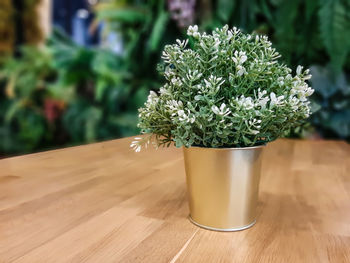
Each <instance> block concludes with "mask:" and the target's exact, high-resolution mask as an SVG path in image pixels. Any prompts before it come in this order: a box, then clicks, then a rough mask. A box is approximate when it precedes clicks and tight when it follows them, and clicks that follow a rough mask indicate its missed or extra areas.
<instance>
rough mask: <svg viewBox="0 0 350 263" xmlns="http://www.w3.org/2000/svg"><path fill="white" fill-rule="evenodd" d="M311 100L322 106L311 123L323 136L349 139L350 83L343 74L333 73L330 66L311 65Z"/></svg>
mask: <svg viewBox="0 0 350 263" xmlns="http://www.w3.org/2000/svg"><path fill="white" fill-rule="evenodd" d="M310 70H311V73H312V75H313V78H312V80H311V82H312V86H313V87H314V88H315V90H316V94H315V96H313V100H314V101H315V102H316V103H317V104H318V105H319V106H320V107H321V108H322V110H319V111H317V112H316V113H315V114H314V115H313V116H312V123H313V125H314V126H315V127H316V129H317V130H318V131H319V132H320V133H321V135H322V136H323V137H330V138H337V137H338V138H341V139H345V140H348V141H350V85H349V83H348V82H347V79H346V77H345V74H344V73H342V74H338V75H335V74H334V72H333V71H332V69H331V68H330V67H321V66H313V67H311V69H310Z"/></svg>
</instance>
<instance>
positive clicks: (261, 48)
mask: <svg viewBox="0 0 350 263" xmlns="http://www.w3.org/2000/svg"><path fill="white" fill-rule="evenodd" d="M187 34H188V36H189V37H190V38H192V42H191V45H192V49H189V48H188V47H187V45H188V41H187V40H186V41H181V40H177V41H176V42H177V43H176V44H174V45H167V46H166V47H165V49H164V51H163V54H162V58H163V61H164V63H165V65H166V67H165V70H164V77H165V79H166V84H164V85H163V86H162V87H161V88H160V90H159V95H157V94H156V93H155V92H151V93H150V95H149V97H148V100H147V102H146V103H145V107H143V108H142V109H140V115H139V116H140V122H139V127H140V128H141V129H142V132H143V133H151V134H155V135H156V138H157V141H158V143H159V144H164V145H168V144H169V143H170V142H174V143H175V144H176V146H182V145H184V146H187V147H188V146H191V145H200V146H205V147H235V146H238V147H245V146H253V145H258V144H264V143H266V142H269V141H272V140H274V139H276V138H278V137H280V136H283V135H284V134H285V133H286V132H287V131H288V130H289V129H290V128H292V127H295V126H296V125H298V124H299V123H300V121H301V120H303V119H305V118H307V117H308V116H309V115H310V105H309V104H310V102H309V100H308V98H309V97H310V96H311V94H312V93H313V89H312V88H311V87H309V85H308V83H307V80H309V79H310V78H311V75H310V74H309V71H308V70H303V67H301V66H299V67H298V68H297V69H296V73H295V75H294V76H293V75H292V70H291V69H290V68H288V67H287V66H286V65H285V64H282V63H280V62H279V61H278V58H279V57H280V55H279V53H278V52H276V50H275V49H274V48H273V47H272V44H271V42H270V41H269V40H268V38H267V37H266V36H260V35H250V34H243V33H242V32H241V31H240V30H239V29H237V28H232V29H229V28H228V26H224V27H223V28H220V29H216V30H214V31H213V32H212V34H207V33H200V32H199V31H198V26H196V25H194V26H190V27H189V28H188V30H187ZM161 138H162V139H161ZM136 145H137V144H134V148H135V149H136V150H138V149H139V148H137V147H136Z"/></svg>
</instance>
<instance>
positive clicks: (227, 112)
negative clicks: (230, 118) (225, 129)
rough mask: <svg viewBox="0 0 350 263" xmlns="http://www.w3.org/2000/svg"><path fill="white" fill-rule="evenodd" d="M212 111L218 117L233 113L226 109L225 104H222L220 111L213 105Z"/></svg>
mask: <svg viewBox="0 0 350 263" xmlns="http://www.w3.org/2000/svg"><path fill="white" fill-rule="evenodd" d="M211 110H212V111H213V112H214V113H215V114H216V115H220V116H222V117H224V116H227V115H229V114H230V113H231V110H230V109H228V108H227V107H226V104H225V103H222V104H221V106H220V109H219V108H218V107H217V106H215V105H213V106H212V107H211Z"/></svg>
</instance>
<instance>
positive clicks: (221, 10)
mask: <svg viewBox="0 0 350 263" xmlns="http://www.w3.org/2000/svg"><path fill="white" fill-rule="evenodd" d="M235 4H236V1H234V0H218V3H217V16H218V17H219V18H220V19H221V20H222V21H223V22H224V23H227V22H228V20H229V19H230V17H231V16H232V14H233V11H234V8H235Z"/></svg>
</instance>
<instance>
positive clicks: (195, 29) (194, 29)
mask: <svg viewBox="0 0 350 263" xmlns="http://www.w3.org/2000/svg"><path fill="white" fill-rule="evenodd" d="M187 35H188V36H193V37H194V38H198V37H200V34H199V33H198V26H197V25H194V26H189V27H188V29H187Z"/></svg>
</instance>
